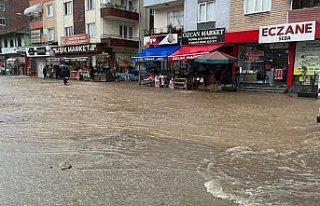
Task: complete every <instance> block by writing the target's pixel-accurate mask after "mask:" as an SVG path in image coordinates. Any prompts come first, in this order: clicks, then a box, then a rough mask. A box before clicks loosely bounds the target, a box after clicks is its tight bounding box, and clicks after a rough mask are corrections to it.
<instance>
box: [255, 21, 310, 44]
mask: <svg viewBox="0 0 320 206" xmlns="http://www.w3.org/2000/svg"><path fill="white" fill-rule="evenodd" d="M315 35H316V22H315V21H309V22H298V23H291V24H278V25H271V26H261V27H260V28H259V44H264V43H278V42H292V41H308V40H315Z"/></svg>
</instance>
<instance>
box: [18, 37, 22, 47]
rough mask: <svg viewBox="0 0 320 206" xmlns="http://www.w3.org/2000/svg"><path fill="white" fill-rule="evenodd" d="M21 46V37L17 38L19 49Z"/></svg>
mask: <svg viewBox="0 0 320 206" xmlns="http://www.w3.org/2000/svg"><path fill="white" fill-rule="evenodd" d="M21 46H22V39H21V37H20V36H19V37H18V47H21Z"/></svg>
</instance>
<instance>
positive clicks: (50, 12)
mask: <svg viewBox="0 0 320 206" xmlns="http://www.w3.org/2000/svg"><path fill="white" fill-rule="evenodd" d="M46 8H47V17H53V6H52V4H48V5H47V6H46Z"/></svg>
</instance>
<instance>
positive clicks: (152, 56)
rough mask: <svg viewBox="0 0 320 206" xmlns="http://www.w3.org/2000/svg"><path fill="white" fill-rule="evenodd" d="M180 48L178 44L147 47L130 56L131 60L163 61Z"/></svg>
mask: <svg viewBox="0 0 320 206" xmlns="http://www.w3.org/2000/svg"><path fill="white" fill-rule="evenodd" d="M179 48H180V46H179V45H174V46H172V45H170V46H158V47H149V48H147V49H144V50H143V51H141V52H140V53H138V54H137V55H135V56H133V57H131V60H132V61H164V60H167V57H168V56H169V55H170V54H172V53H173V52H175V51H177V50H178V49H179Z"/></svg>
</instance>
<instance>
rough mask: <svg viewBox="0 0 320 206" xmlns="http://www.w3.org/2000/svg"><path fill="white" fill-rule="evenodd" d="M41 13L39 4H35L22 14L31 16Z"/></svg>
mask: <svg viewBox="0 0 320 206" xmlns="http://www.w3.org/2000/svg"><path fill="white" fill-rule="evenodd" d="M41 11H42V9H41V4H36V5H33V6H29V7H28V8H26V9H25V10H24V12H23V13H24V14H25V15H32V14H35V13H41Z"/></svg>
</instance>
